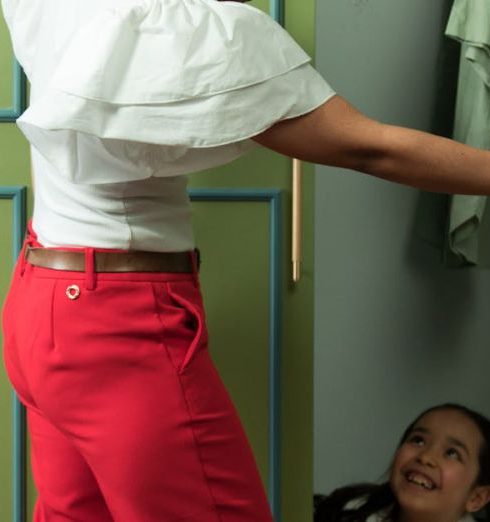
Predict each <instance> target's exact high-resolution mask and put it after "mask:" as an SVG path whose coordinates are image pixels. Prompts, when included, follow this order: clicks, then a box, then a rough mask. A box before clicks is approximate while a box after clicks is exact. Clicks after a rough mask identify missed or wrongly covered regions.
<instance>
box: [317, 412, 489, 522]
mask: <svg viewBox="0 0 490 522" xmlns="http://www.w3.org/2000/svg"><path fill="white" fill-rule="evenodd" d="M489 449H490V421H489V420H488V419H486V418H485V417H483V416H482V415H480V414H479V413H476V412H475V411H472V410H470V409H468V408H465V407H464V406H460V405H458V404H443V405H439V406H435V407H433V408H430V409H428V410H426V411H424V412H423V413H422V414H421V415H419V416H418V417H417V418H416V419H415V421H414V422H412V423H411V424H410V425H409V426H408V428H407V429H406V430H405V432H404V434H403V436H402V438H401V442H400V444H399V446H398V449H397V451H396V453H395V456H394V458H393V462H392V465H391V468H390V476H389V481H388V482H386V483H384V484H381V485H374V484H360V485H354V486H349V487H346V488H342V489H339V490H336V491H334V492H333V493H332V494H331V495H330V496H328V497H325V498H323V499H322V501H321V502H320V504H319V505H318V507H317V509H316V513H315V522H384V521H386V522H470V521H472V520H474V519H473V517H472V516H471V514H472V513H476V512H477V511H480V510H481V509H482V508H483V507H484V506H485V505H486V504H487V503H488V502H489V500H490V454H489ZM487 519H488V520H490V518H487Z"/></svg>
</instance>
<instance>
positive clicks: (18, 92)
mask: <svg viewBox="0 0 490 522" xmlns="http://www.w3.org/2000/svg"><path fill="white" fill-rule="evenodd" d="M26 105H27V80H26V76H25V74H24V72H23V71H22V67H21V66H20V64H19V62H18V61H17V60H15V59H14V60H13V63H12V106H11V107H7V108H0V122H12V121H15V120H16V119H17V118H18V117H19V116H20V115H21V114H22V113H23V112H24V110H25V108H26Z"/></svg>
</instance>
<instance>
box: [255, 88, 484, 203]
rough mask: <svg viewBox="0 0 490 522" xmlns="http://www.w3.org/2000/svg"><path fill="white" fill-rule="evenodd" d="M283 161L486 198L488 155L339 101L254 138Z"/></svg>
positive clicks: (338, 97) (425, 188) (336, 97)
mask: <svg viewBox="0 0 490 522" xmlns="http://www.w3.org/2000/svg"><path fill="white" fill-rule="evenodd" d="M254 139H255V140H256V141H257V142H258V143H260V144H261V145H263V146H265V147H267V148H270V149H272V150H275V151H276V152H279V153H281V154H285V155H286V156H291V157H295V158H298V159H301V160H304V161H309V162H311V163H319V164H323V165H333V166H337V167H343V168H348V169H353V170H358V171H360V172H365V173H367V174H371V175H373V176H377V177H379V178H384V179H387V180H390V181H395V182H397V183H403V184H405V185H411V186H414V187H418V188H421V189H424V190H429V191H433V192H447V193H458V194H490V152H488V151H483V150H479V149H475V148H473V147H469V146H467V145H463V144H461V143H458V142H455V141H453V140H450V139H447V138H441V137H438V136H434V135H432V134H429V133H426V132H421V131H416V130H412V129H407V128H403V127H396V126H394V125H386V124H383V123H379V122H377V121H375V120H372V119H369V118H367V117H366V116H364V115H363V114H362V113H360V112H359V111H358V110H356V109H355V108H354V107H353V106H352V105H350V104H349V103H348V102H347V101H346V100H344V99H343V98H342V97H340V96H334V97H333V98H331V99H330V100H329V101H328V102H326V103H325V104H324V105H322V106H321V107H319V108H318V109H316V110H314V111H313V112H311V113H309V114H307V115H305V116H300V117H299V118H294V119H291V120H285V121H282V122H280V123H278V124H276V125H274V126H273V127H271V128H270V129H268V130H267V131H265V132H263V133H262V134H259V135H258V136H256V137H255V138H254Z"/></svg>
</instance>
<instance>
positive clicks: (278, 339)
mask: <svg viewBox="0 0 490 522" xmlns="http://www.w3.org/2000/svg"><path fill="white" fill-rule="evenodd" d="M189 196H190V198H191V200H192V201H264V202H268V203H269V204H270V213H269V222H270V242H269V250H270V251H269V260H270V261H269V278H270V290H269V292H270V294H269V296H270V297H269V405H270V407H269V503H270V506H271V510H272V513H273V515H274V520H275V522H280V520H281V346H282V203H281V200H282V198H281V191H280V190H276V189H256V190H255V189H191V190H189Z"/></svg>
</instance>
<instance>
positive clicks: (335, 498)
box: [315, 403, 490, 522]
mask: <svg viewBox="0 0 490 522" xmlns="http://www.w3.org/2000/svg"><path fill="white" fill-rule="evenodd" d="M438 410H453V411H458V412H460V413H462V414H463V415H465V416H466V417H467V418H469V419H470V420H472V421H473V422H474V423H475V425H476V426H477V427H478V429H479V431H480V433H481V435H482V438H483V444H482V446H481V448H480V454H479V456H478V457H479V458H478V463H479V473H478V477H477V479H476V483H475V485H478V486H481V485H490V420H488V419H487V418H486V417H484V416H483V415H481V414H479V413H477V412H476V411H474V410H471V409H469V408H466V407H465V406H461V405H460V404H455V403H446V404H440V405H438V406H433V407H432V408H428V409H427V410H425V411H423V412H422V413H421V414H420V415H419V416H418V417H417V418H416V419H415V420H414V421H413V422H412V423H411V424H410V425H409V426H408V427H407V428H406V430H405V431H404V432H403V435H402V437H401V439H400V442H399V443H398V448H399V447H400V446H401V445H402V444H403V443H404V442H405V440H406V439H407V437H408V436H409V434H410V433H411V431H412V430H413V428H414V427H415V425H416V424H417V422H418V421H419V420H420V419H421V418H422V417H423V416H424V415H426V414H427V413H431V412H433V411H438ZM356 499H357V500H359V503H360V505H359V506H353V507H352V508H350V509H346V504H348V503H349V502H350V501H353V500H356ZM382 510H385V512H386V515H387V520H396V518H397V516H398V512H399V506H398V504H397V501H396V498H395V496H394V495H393V492H392V490H391V487H390V484H389V482H385V483H383V484H355V485H353V486H347V487H344V488H340V489H336V490H335V491H334V492H333V493H331V494H330V495H328V496H316V497H315V522H365V521H366V520H367V518H368V517H369V516H370V515H372V514H374V513H377V512H378V511H382ZM482 520H485V521H487V522H490V515H489V514H487V515H486V516H485V518H483V519H482Z"/></svg>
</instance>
